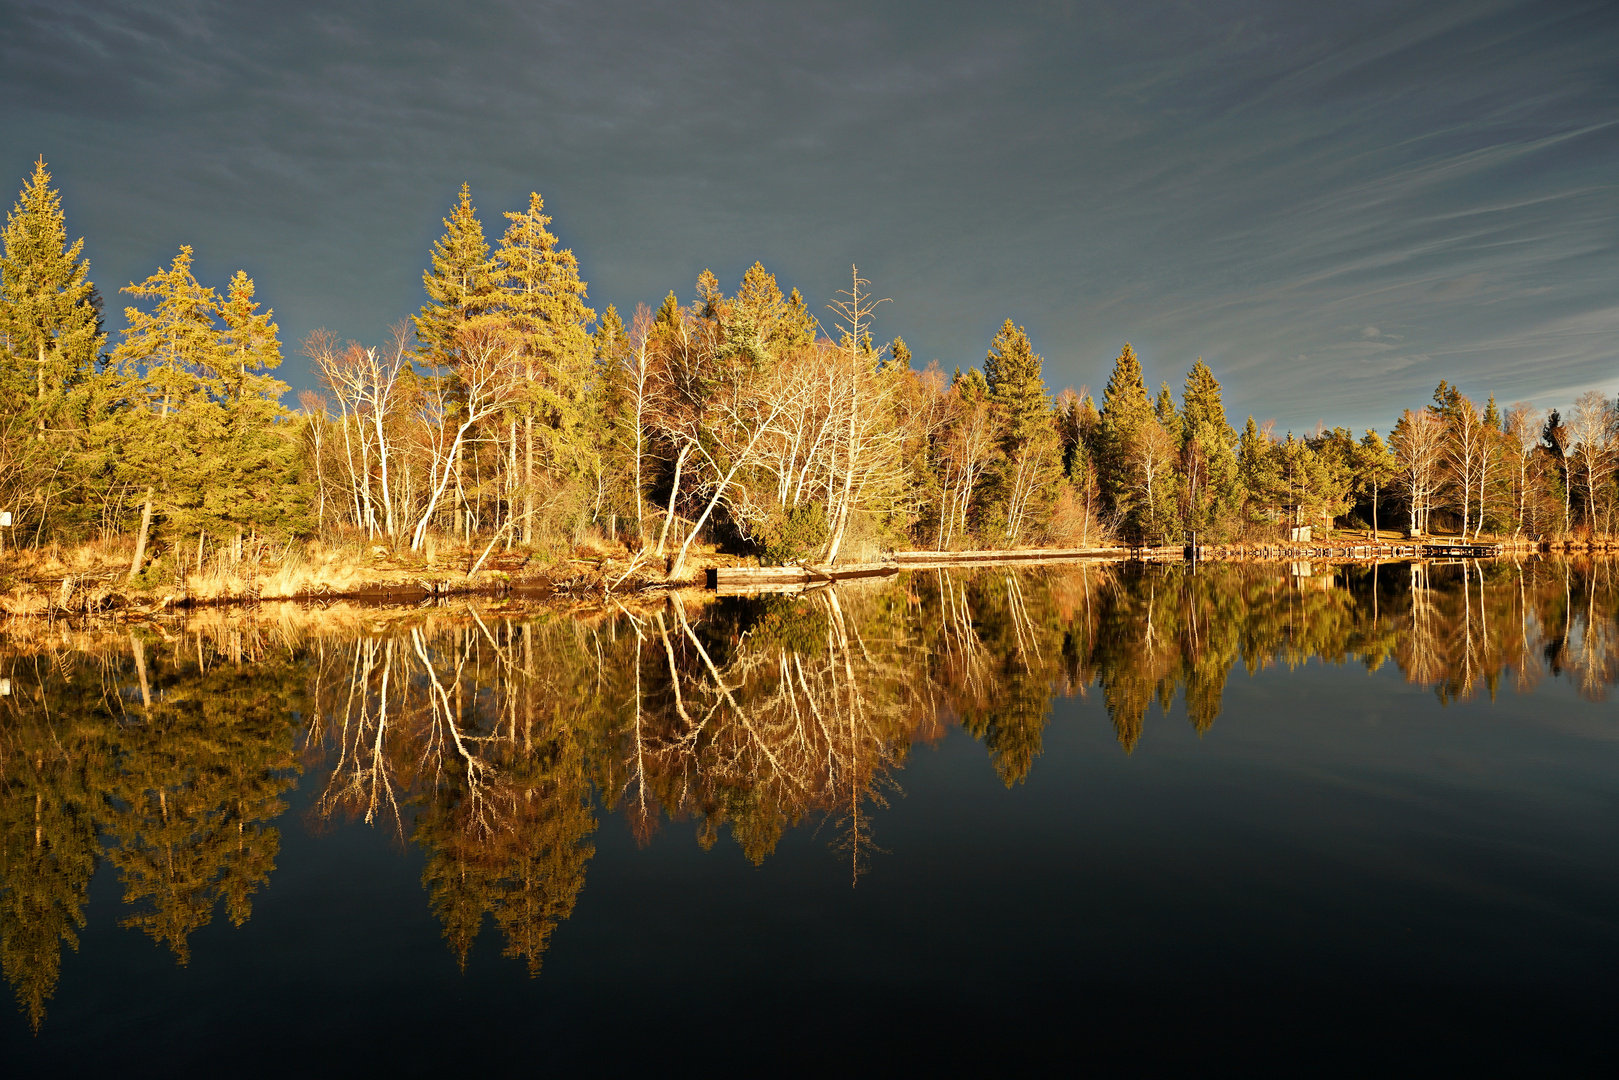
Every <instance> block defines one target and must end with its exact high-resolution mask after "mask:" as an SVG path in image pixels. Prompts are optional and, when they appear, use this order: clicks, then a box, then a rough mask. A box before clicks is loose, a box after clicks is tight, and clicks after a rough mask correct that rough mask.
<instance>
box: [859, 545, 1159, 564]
mask: <svg viewBox="0 0 1619 1080" xmlns="http://www.w3.org/2000/svg"><path fill="white" fill-rule="evenodd" d="M1129 557H1130V549H1129V548H1123V547H1088V548H1009V549H1006V550H1000V551H995V550H989V551H896V552H894V553H893V554H892V555H890V556H889V559H890V560H891V561H892V562H893V563H894V565H896V566H902V567H905V568H907V569H914V568H917V567H932V566H961V565H965V564H968V563H970V564H972V565H974V566H995V565H998V564H1005V563H1046V562H1066V561H1068V560H1071V559H1127V558H1129Z"/></svg>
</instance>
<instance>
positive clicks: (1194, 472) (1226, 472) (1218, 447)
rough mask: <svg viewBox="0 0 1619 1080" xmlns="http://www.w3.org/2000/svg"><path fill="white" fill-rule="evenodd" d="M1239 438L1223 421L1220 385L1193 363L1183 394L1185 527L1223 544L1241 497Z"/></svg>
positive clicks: (1200, 360) (1205, 368)
mask: <svg viewBox="0 0 1619 1080" xmlns="http://www.w3.org/2000/svg"><path fill="white" fill-rule="evenodd" d="M1236 448H1237V433H1236V432H1235V431H1233V430H1232V428H1231V425H1230V423H1228V422H1227V421H1226V415H1225V405H1224V404H1223V403H1222V401H1221V400H1220V382H1219V380H1218V379H1216V378H1215V377H1214V372H1212V371H1210V370H1209V369H1208V366H1207V365H1206V364H1204V363H1203V358H1202V357H1201V356H1200V357H1198V358H1197V363H1195V364H1193V365H1192V370H1191V371H1189V372H1187V374H1186V384H1185V386H1184V387H1183V388H1182V390H1181V462H1182V466H1181V472H1182V474H1183V476H1185V477H1186V483H1185V485H1184V486H1183V488H1182V496H1183V499H1184V501H1185V503H1186V510H1187V522H1186V524H1187V527H1188V528H1191V529H1194V530H1197V531H1199V532H1211V533H1212V534H1213V536H1211V539H1213V538H1218V539H1226V538H1229V537H1230V536H1231V535H1232V534H1234V533H1235V532H1236V530H1237V528H1238V522H1237V520H1236V517H1235V512H1236V511H1238V510H1240V508H1241V506H1242V503H1243V498H1244V493H1243V491H1242V481H1241V478H1240V477H1239V475H1238V472H1237V454H1236Z"/></svg>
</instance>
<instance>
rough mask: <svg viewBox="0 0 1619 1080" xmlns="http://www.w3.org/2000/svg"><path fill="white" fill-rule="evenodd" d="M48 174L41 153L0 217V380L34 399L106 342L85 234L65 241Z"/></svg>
mask: <svg viewBox="0 0 1619 1080" xmlns="http://www.w3.org/2000/svg"><path fill="white" fill-rule="evenodd" d="M50 181H51V174H50V172H49V171H47V170H46V168H45V161H44V159H43V158H41V159H40V160H39V161H37V162H36V163H35V164H34V172H33V175H32V176H30V177H29V179H28V183H27V185H26V186H25V187H24V188H23V190H22V193H21V194H20V195H19V196H18V199H17V203H16V205H15V206H14V207H13V208H12V211H11V213H10V214H8V215H7V216H6V230H5V234H4V242H5V253H4V255H3V256H0V334H3V335H4V336H5V340H6V344H7V354H8V355H7V360H6V368H7V370H6V372H5V373H4V381H5V383H6V384H8V385H9V388H10V389H11V390H12V391H13V392H14V393H21V392H26V391H25V387H26V388H27V390H31V391H32V396H33V397H34V398H35V400H36V401H37V402H40V403H44V402H45V401H46V400H47V399H48V398H54V397H59V396H60V395H61V394H62V393H63V392H64V391H65V390H66V389H68V388H69V387H71V386H73V385H74V384H75V383H77V382H79V381H81V380H83V379H84V378H86V377H88V376H89V375H90V374H91V373H92V372H93V371H94V370H95V363H96V358H97V357H98V356H99V355H100V352H101V349H102V347H103V346H104V345H105V344H106V341H107V337H106V335H105V334H104V333H102V331H101V310H100V301H99V298H98V297H97V295H96V290H95V286H94V284H92V283H91V281H90V278H89V270H90V263H89V262H88V261H87V260H85V259H83V258H81V256H82V254H83V252H84V240H83V238H80V239H78V240H75V241H74V242H73V243H72V245H69V244H68V242H67V226H66V218H65V216H64V214H63V213H62V196H61V193H60V192H58V191H55V190H53V189H52V188H51V186H50Z"/></svg>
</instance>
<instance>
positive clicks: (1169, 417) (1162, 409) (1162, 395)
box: [1152, 383, 1181, 443]
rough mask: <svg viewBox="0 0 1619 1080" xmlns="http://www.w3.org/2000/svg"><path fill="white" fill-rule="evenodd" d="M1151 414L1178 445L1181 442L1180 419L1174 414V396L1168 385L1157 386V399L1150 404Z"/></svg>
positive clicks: (1160, 384)
mask: <svg viewBox="0 0 1619 1080" xmlns="http://www.w3.org/2000/svg"><path fill="white" fill-rule="evenodd" d="M1152 413H1153V415H1154V416H1156V417H1157V418H1158V425H1159V426H1160V427H1162V428H1163V429H1164V430H1165V431H1166V432H1168V433H1169V434H1170V436H1171V437H1172V438H1173V439H1174V440H1175V441H1176V442H1177V443H1178V442H1180V441H1181V418H1180V416H1179V415H1177V414H1176V412H1175V395H1174V394H1172V393H1170V390H1169V384H1168V383H1159V384H1158V399H1157V400H1156V401H1154V402H1153V403H1152Z"/></svg>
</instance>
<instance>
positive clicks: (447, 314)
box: [414, 184, 554, 367]
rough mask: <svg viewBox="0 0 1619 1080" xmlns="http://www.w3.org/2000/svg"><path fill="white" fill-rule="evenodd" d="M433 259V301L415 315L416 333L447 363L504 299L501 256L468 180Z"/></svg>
mask: <svg viewBox="0 0 1619 1080" xmlns="http://www.w3.org/2000/svg"><path fill="white" fill-rule="evenodd" d="M535 198H538V196H535ZM546 220H547V221H549V219H546ZM553 239H554V238H553ZM432 259H433V265H432V267H431V268H430V269H428V270H426V271H424V272H423V273H422V287H423V288H425V289H426V290H427V298H428V301H429V302H428V303H426V304H423V305H422V310H421V314H419V315H416V316H415V317H414V321H415V324H416V338H417V340H418V341H419V342H421V348H422V356H423V359H425V360H426V361H427V362H428V363H429V364H432V365H433V366H435V367H447V366H449V365H451V364H452V363H453V362H454V358H455V354H456V350H457V349H458V347H459V346H458V341H459V339H460V337H461V335H462V334H464V333H465V332H466V331H468V330H471V329H475V328H478V327H480V326H483V325H486V324H487V322H488V316H489V314H490V312H491V311H492V310H493V309H494V307H495V305H496V303H497V302H498V300H499V299H502V298H499V297H497V296H496V291H497V290H496V287H495V273H494V271H495V260H494V259H493V258H491V257H490V255H489V243H488V241H486V240H485V239H484V235H483V225H482V224H481V223H479V221H478V211H477V210H476V209H475V208H474V207H473V205H472V189H471V187H470V186H468V185H467V184H462V185H461V197H460V199H459V200H458V201H457V202H456V204H455V208H454V209H452V210H451V211H450V216H449V217H447V218H445V219H444V235H443V236H442V237H440V238H439V240H438V241H437V242H436V243H434V245H433V256H432ZM504 299H509V297H506V298H504Z"/></svg>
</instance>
